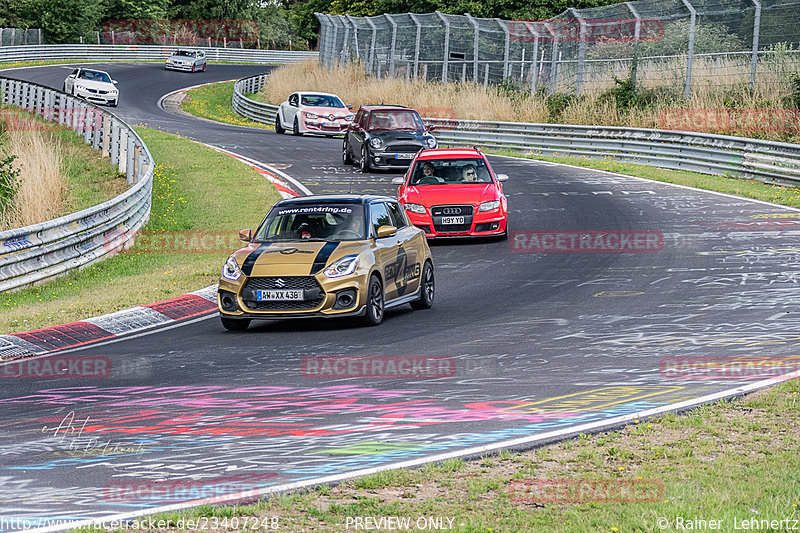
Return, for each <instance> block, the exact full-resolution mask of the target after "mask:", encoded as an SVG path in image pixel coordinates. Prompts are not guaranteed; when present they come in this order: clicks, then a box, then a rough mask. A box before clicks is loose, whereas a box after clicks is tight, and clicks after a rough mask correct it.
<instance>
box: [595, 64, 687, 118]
mask: <svg viewBox="0 0 800 533" xmlns="http://www.w3.org/2000/svg"><path fill="white" fill-rule="evenodd" d="M614 84H615V86H614V87H612V88H611V89H608V90H607V91H604V92H602V93H601V94H600V96H598V97H597V100H598V102H599V103H606V102H610V103H612V104H614V106H615V107H616V108H617V109H621V110H623V111H627V110H629V109H649V108H653V107H655V106H656V105H657V104H659V103H664V104H670V103H675V102H677V101H678V100H679V99H680V96H678V94H677V93H676V92H675V90H674V89H672V88H671V87H666V86H662V87H656V88H654V89H637V88H636V84H635V83H634V82H633V70H632V69H631V73H630V74H629V75H628V77H627V78H625V79H624V80H621V79H619V78H617V77H616V76H614Z"/></svg>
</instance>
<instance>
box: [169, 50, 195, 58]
mask: <svg viewBox="0 0 800 533" xmlns="http://www.w3.org/2000/svg"><path fill="white" fill-rule="evenodd" d="M172 55H174V56H181V57H194V56H195V53H194V52H189V51H187V50H178V51H177V52H175V53H174V54H172Z"/></svg>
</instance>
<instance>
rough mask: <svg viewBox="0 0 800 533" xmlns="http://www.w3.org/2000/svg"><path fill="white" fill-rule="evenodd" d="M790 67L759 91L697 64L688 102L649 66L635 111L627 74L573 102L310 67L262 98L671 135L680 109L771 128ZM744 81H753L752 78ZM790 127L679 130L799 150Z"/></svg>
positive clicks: (786, 102)
mask: <svg viewBox="0 0 800 533" xmlns="http://www.w3.org/2000/svg"><path fill="white" fill-rule="evenodd" d="M793 60H796V58H795V57H790V58H788V59H786V61H783V60H782V59H781V58H780V57H779V54H771V55H770V56H769V57H768V58H767V59H766V60H764V61H762V62H761V67H762V69H761V71H760V76H761V77H760V78H759V83H757V84H756V87H755V89H754V90H751V89H750V88H749V86H748V84H747V82H746V81H743V78H741V76H734V75H733V74H732V73H733V72H734V71H737V72H739V71H741V68H740V67H741V65H738V64H736V65H734V63H737V62H741V61H743V60H742V59H740V58H732V59H728V58H722V59H719V60H698V61H697V62H696V64H695V68H694V79H695V83H694V85H693V91H692V95H691V96H690V97H689V98H686V97H685V96H684V94H683V91H684V88H683V77H682V75H676V76H672V77H670V76H669V75H668V74H667V73H664V72H661V73H660V74H659V73H658V72H656V71H655V70H654V66H653V65H652V64H650V63H647V62H645V63H643V64H642V65H640V68H639V71H638V80H639V87H638V88H637V89H636V90H635V94H634V95H631V96H634V98H632V101H633V105H628V104H626V105H621V104H620V102H619V99H615V97H614V95H613V93H614V90H615V88H616V89H618V87H617V82H615V81H614V78H613V77H612V75H616V76H617V79H624V78H626V77H627V76H629V75H630V71H623V70H620V69H617V70H616V71H615V70H614V69H610V70H609V71H606V72H605V73H599V72H596V73H595V74H596V75H594V76H588V77H587V79H586V81H585V84H584V91H583V93H584V94H583V95H582V96H580V97H574V96H572V95H571V94H568V93H556V94H554V95H548V94H547V93H546V92H545V91H538V92H535V93H533V94H531V92H530V90H529V88H528V86H527V85H526V84H525V83H517V82H515V81H510V80H508V81H507V82H506V83H504V84H503V85H500V86H487V87H485V86H483V85H478V84H474V83H472V82H467V83H451V84H447V85H443V84H441V83H438V82H423V81H415V80H413V79H411V80H406V79H405V77H402V76H401V77H399V78H395V79H376V78H374V77H372V76H369V75H367V74H366V73H365V71H364V70H363V69H362V68H361V67H360V66H359V65H357V64H351V65H347V66H341V67H337V68H334V69H332V70H327V69H323V68H321V67H320V65H319V64H318V62H316V61H313V60H312V61H306V62H303V63H297V64H292V65H285V66H283V67H280V68H278V69H277V70H275V71H273V73H272V74H271V75H270V76H269V78H268V79H267V84H266V85H265V87H264V89H263V90H262V92H261V93H260V95H259V98H260V99H262V100H264V101H266V102H268V103H272V104H279V103H280V102H282V101H284V100H285V99H286V97H287V96H288V95H289V94H290V93H292V92H294V91H297V90H314V91H327V92H333V93H336V94H338V95H339V96H340V97H341V98H342V99H343V100H344V101H345V102H346V103H348V104H353V106H354V108H358V106H360V105H363V104H380V103H387V104H388V103H392V104H401V105H407V106H410V107H414V108H416V109H418V110H419V111H420V113H422V114H423V116H429V117H442V118H463V119H476V120H501V121H515V122H545V123H546V122H550V123H567V124H586V125H603V126H625V127H641V128H664V127H667V128H669V125H668V122H665V120H664V117H665V113H669V112H672V111H674V110H676V109H690V110H692V111H693V112H695V113H701V114H702V112H703V111H704V110H714V112H715V113H717V115H718V114H719V110H726V109H732V110H750V109H757V110H759V113H762V114H763V115H764V117H762V118H764V119H765V120H766V118H767V117H768V116H769V114H770V113H771V112H772V111H773V110H776V109H778V110H780V109H785V108H791V107H794V104H792V102H793V100H792V98H793V93H792V85H791V83H790V80H791V76H790V71H791V69H786V68H785V65H784V63H787V64H795V65H796V63H793V62H792V61H793ZM670 61H672V63H674V64H672V65H671V66H672V68H671V69H668V70H670V71H671V72H680V71H681V68H680V67H681V66H683V69H684V71H685V59H681V58H677V59H674V60H670ZM782 61H783V62H782ZM773 63H774V64H773ZM662 66H664V65H662ZM746 78H747V79H749V73H748V76H746ZM609 80H610V82H609ZM659 81H660V84H659V83H658V82H659ZM798 90H800V89H798ZM798 98H800V96H798ZM723 112H724V111H723ZM792 112H795V111H792ZM715 116H716V115H715ZM789 116H792V115H789ZM786 126H787V127H785V128H772V129H769V128H765V129H763V131H762V130H760V129H757V130H756V131H753V130H748V129H746V128H743V127H740V126H739V125H737V124H736V123H735V122H731V124H727V125H726V124H722V125H720V124H715V123H714V121H713V120H709V121H708V124H699V125H692V126H691V128H689V127H685V128H682V129H692V130H693V131H705V132H709V133H723V134H730V135H743V136H749V137H760V138H766V139H771V140H780V141H787V142H800V126H798V125H797V124H795V125H792V124H791V123H787V124H786Z"/></svg>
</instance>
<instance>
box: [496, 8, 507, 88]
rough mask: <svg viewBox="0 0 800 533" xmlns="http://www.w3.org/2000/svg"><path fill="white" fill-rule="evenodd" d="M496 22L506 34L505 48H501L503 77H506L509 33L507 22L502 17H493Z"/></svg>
mask: <svg viewBox="0 0 800 533" xmlns="http://www.w3.org/2000/svg"><path fill="white" fill-rule="evenodd" d="M494 20H495V22H497V25H498V26H500V29H501V30H503V33H505V34H506V44H505V48H504V49H503V79H506V78H507V77H508V56H509V54H510V52H511V34H510V32H509V31H508V23H507V22H506V21H504V20H502V19H498V18H496V19H494Z"/></svg>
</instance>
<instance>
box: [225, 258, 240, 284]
mask: <svg viewBox="0 0 800 533" xmlns="http://www.w3.org/2000/svg"><path fill="white" fill-rule="evenodd" d="M222 277H223V278H225V279H229V280H231V281H236V280H237V279H239V278H240V277H242V269H240V268H239V265H237V264H236V258H234V257H233V256H230V257H229V258H228V260H227V261H225V266H223V267H222Z"/></svg>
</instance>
